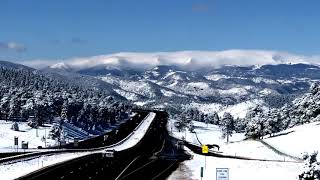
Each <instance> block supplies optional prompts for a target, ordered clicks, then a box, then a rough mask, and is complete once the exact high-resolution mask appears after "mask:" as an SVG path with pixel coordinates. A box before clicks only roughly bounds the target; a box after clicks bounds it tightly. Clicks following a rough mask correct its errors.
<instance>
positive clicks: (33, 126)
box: [27, 120, 38, 128]
mask: <svg viewBox="0 0 320 180" xmlns="http://www.w3.org/2000/svg"><path fill="white" fill-rule="evenodd" d="M27 124H28V126H30V127H31V128H36V127H38V123H37V122H36V121H32V120H29V121H28V123H27Z"/></svg>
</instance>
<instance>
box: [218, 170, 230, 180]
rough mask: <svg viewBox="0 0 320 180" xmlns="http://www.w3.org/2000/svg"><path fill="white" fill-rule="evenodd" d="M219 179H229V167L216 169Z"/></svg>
mask: <svg viewBox="0 0 320 180" xmlns="http://www.w3.org/2000/svg"><path fill="white" fill-rule="evenodd" d="M216 179H217V180H229V169H228V168H217V169H216Z"/></svg>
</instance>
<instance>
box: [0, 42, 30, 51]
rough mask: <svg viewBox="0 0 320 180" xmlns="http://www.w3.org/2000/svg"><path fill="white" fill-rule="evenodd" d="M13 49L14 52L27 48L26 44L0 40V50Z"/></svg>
mask: <svg viewBox="0 0 320 180" xmlns="http://www.w3.org/2000/svg"><path fill="white" fill-rule="evenodd" d="M1 49H2V50H13V51H16V52H24V51H26V50H27V48H26V46H25V45H23V44H20V43H16V42H0V50H1Z"/></svg>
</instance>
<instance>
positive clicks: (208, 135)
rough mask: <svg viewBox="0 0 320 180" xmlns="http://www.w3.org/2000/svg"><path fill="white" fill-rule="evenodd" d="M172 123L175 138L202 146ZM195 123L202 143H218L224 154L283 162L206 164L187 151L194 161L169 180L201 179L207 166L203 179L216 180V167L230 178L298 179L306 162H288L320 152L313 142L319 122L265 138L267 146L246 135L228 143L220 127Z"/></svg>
mask: <svg viewBox="0 0 320 180" xmlns="http://www.w3.org/2000/svg"><path fill="white" fill-rule="evenodd" d="M170 122H171V123H170V124H169V125H168V130H169V131H171V132H172V133H173V135H174V136H175V137H177V138H182V137H185V135H186V140H187V141H189V142H192V143H195V144H199V142H198V140H197V138H196V136H195V134H194V133H190V132H189V131H187V132H186V133H185V132H178V131H177V129H175V127H174V125H173V123H174V121H172V120H171V121H170ZM193 123H194V125H195V132H196V133H197V136H198V139H199V140H200V142H201V143H203V144H218V145H219V146H220V153H222V154H226V155H232V156H242V157H249V158H255V159H256V158H257V159H262V160H278V161H280V162H274V161H248V160H236V159H226V158H216V157H207V158H206V165H205V162H204V157H203V156H201V155H197V154H194V153H192V152H191V151H190V150H188V149H187V150H188V151H189V152H190V153H191V154H193V155H194V158H193V159H192V160H190V161H185V162H183V163H182V166H181V168H179V169H178V170H177V171H176V172H174V173H173V174H172V175H171V177H170V178H169V179H175V178H179V177H180V178H183V177H184V178H186V177H191V179H199V174H200V167H205V166H206V167H207V168H206V169H205V173H204V179H214V178H215V168H229V171H230V179H234V178H236V179H239V180H242V179H266V180H267V179H281V180H291V179H297V177H298V174H299V172H300V171H301V169H302V167H303V163H295V162H288V161H296V159H292V158H290V157H291V156H293V157H299V158H301V157H302V153H304V152H308V153H312V152H314V151H320V143H319V142H318V141H311V140H310V139H314V138H315V137H318V136H319V135H320V126H319V122H314V123H310V124H305V125H301V126H296V127H294V128H290V129H287V130H285V131H281V132H279V133H277V134H275V135H274V136H273V137H269V136H266V137H264V139H262V141H264V142H265V143H266V144H265V143H261V142H260V141H257V140H244V138H245V137H244V134H241V133H237V134H233V135H232V137H231V139H230V143H229V144H226V139H223V138H221V135H222V132H221V130H220V128H219V127H217V126H215V125H211V124H208V125H206V124H205V123H201V122H193ZM215 150H217V149H215ZM282 161H285V162H282ZM188 173H189V174H188Z"/></svg>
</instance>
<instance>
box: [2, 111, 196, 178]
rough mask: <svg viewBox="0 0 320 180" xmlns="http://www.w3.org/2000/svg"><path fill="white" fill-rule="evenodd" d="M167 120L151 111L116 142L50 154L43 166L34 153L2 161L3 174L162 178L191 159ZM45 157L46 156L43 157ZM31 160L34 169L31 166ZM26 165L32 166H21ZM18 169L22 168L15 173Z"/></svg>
mask: <svg viewBox="0 0 320 180" xmlns="http://www.w3.org/2000/svg"><path fill="white" fill-rule="evenodd" d="M167 119H168V115H167V113H165V112H161V111H155V112H152V111H151V112H150V111H149V112H148V115H147V116H146V117H145V118H144V119H143V120H142V121H141V123H140V124H139V125H138V126H137V127H136V128H135V129H134V130H133V131H132V132H131V133H130V134H129V135H128V136H127V137H125V138H123V139H122V140H120V141H119V142H117V143H115V144H112V145H108V146H104V147H99V148H90V149H81V150H79V149H71V150H63V151H68V152H61V153H60V154H54V155H52V154H50V155H48V157H51V160H50V161H51V162H52V163H51V164H50V163H48V164H45V165H44V166H43V165H42V162H41V161H39V160H38V161H37V159H39V158H34V157H33V156H31V157H29V158H31V159H30V160H27V161H24V160H21V162H13V163H8V164H2V165H1V166H0V173H1V174H2V175H3V176H2V177H9V178H7V179H13V178H15V179H163V178H164V177H167V176H168V175H169V174H170V173H171V172H172V171H173V170H175V169H176V168H177V167H178V165H179V162H181V161H183V160H184V159H188V158H190V157H189V156H188V155H185V154H184V153H183V151H181V150H179V149H178V148H177V146H176V144H177V140H176V139H173V138H172V137H170V136H169V135H168V132H167V130H166V123H167ZM106 152H108V153H106ZM110 152H111V153H110ZM44 157H47V156H46V155H44V156H43V157H40V158H42V159H43V158H44ZM177 157H178V158H177ZM31 161H33V166H34V167H35V169H30V166H29V163H30V162H31ZM37 162H38V163H37ZM19 163H20V164H19ZM18 164H19V165H18ZM23 164H24V165H25V166H26V167H29V168H21V167H23ZM5 166H7V167H5ZM8 167H9V168H8ZM14 167H16V169H15V168H14ZM18 168H21V169H22V170H20V172H16V171H18ZM1 169H12V171H11V172H9V171H10V170H9V171H7V172H4V171H1ZM3 173H4V174H3ZM12 174H15V175H14V176H12ZM6 175H7V176H6ZM8 175H11V176H8ZM4 179H5V178H4Z"/></svg>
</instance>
